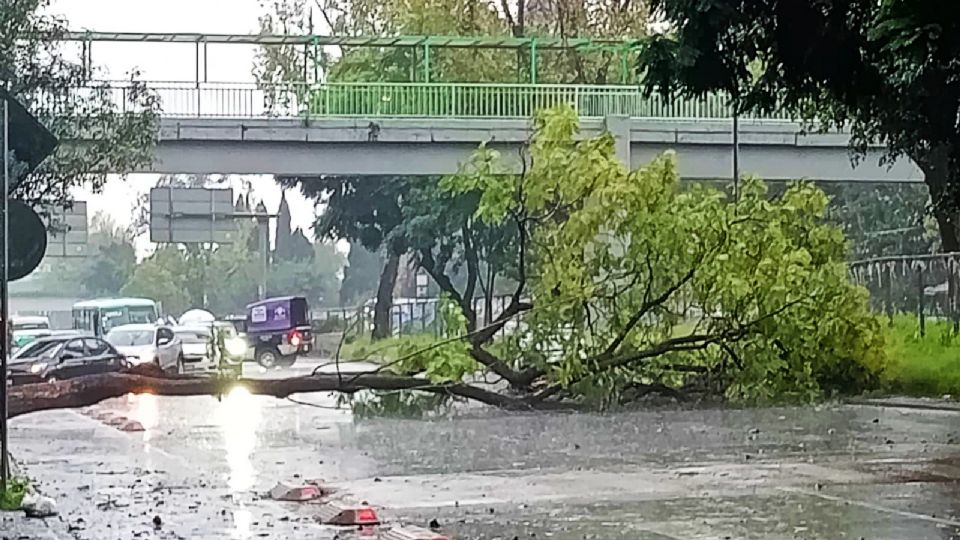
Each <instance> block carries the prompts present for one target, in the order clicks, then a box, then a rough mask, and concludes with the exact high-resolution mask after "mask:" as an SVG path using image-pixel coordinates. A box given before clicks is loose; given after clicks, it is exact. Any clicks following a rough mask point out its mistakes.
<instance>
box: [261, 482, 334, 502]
mask: <svg viewBox="0 0 960 540" xmlns="http://www.w3.org/2000/svg"><path fill="white" fill-rule="evenodd" d="M324 495H326V493H325V492H324V490H323V489H321V488H320V486H318V485H316V484H305V485H302V486H288V485H286V484H284V483H282V482H281V483H278V484H277V485H276V486H274V487H273V489H271V490H270V498H271V499H273V500H275V501H291V502H305V501H312V500H314V499H319V498H320V497H323V496H324Z"/></svg>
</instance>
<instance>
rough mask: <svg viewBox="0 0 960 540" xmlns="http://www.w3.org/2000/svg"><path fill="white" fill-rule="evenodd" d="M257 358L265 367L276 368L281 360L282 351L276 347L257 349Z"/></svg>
mask: <svg viewBox="0 0 960 540" xmlns="http://www.w3.org/2000/svg"><path fill="white" fill-rule="evenodd" d="M256 360H257V363H258V364H260V366H261V367H263V368H266V369H270V368H274V367H277V363H278V362H279V361H280V353H278V352H277V351H276V349H257V356H256Z"/></svg>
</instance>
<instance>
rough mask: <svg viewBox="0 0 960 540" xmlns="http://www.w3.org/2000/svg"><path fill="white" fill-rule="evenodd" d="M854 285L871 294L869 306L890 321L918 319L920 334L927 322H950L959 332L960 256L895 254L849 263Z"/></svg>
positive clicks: (953, 254)
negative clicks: (901, 317) (908, 317)
mask: <svg viewBox="0 0 960 540" xmlns="http://www.w3.org/2000/svg"><path fill="white" fill-rule="evenodd" d="M850 274H851V278H852V279H853V280H854V282H856V283H858V284H860V285H863V286H864V287H866V288H867V290H869V291H870V302H871V306H872V307H873V308H874V309H875V310H877V311H880V312H883V313H886V314H887V315H888V316H889V317H890V318H891V320H892V318H893V316H894V315H895V314H898V313H912V314H915V315H916V317H917V324H918V325H919V330H920V334H921V335H923V334H924V333H925V332H926V323H927V320H928V319H931V318H932V319H937V320H948V321H952V323H953V329H954V332H956V331H958V330H960V253H937V254H924V255H896V256H890V257H878V258H875V259H867V260H862V261H856V262H853V263H851V264H850Z"/></svg>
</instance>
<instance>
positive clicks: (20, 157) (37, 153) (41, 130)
mask: <svg viewBox="0 0 960 540" xmlns="http://www.w3.org/2000/svg"><path fill="white" fill-rule="evenodd" d="M4 100H6V102H7V104H8V115H9V119H10V126H9V132H10V144H9V148H10V151H11V153H13V155H14V156H15V157H16V159H17V161H19V162H20V163H23V164H24V165H25V166H26V169H25V170H22V171H17V172H19V173H20V174H16V175H14V176H13V177H11V178H10V182H9V185H8V186H7V188H8V189H7V192H8V193H12V192H13V190H15V189H16V188H17V186H18V185H19V184H20V181H21V180H23V178H24V177H25V176H26V175H27V174H29V173H31V172H33V170H34V169H36V168H37V167H38V166H39V165H40V162H42V161H43V160H44V159H46V157H47V156H49V155H50V154H51V153H52V152H53V150H54V149H55V148H56V147H57V144H58V141H57V138H56V137H54V136H53V135H52V134H51V133H50V132H49V131H48V130H47V128H45V127H44V126H43V124H41V123H40V122H39V121H38V120H37V119H36V118H35V117H34V116H33V115H32V114H30V113H29V112H28V111H27V109H25V108H24V107H23V105H21V104H20V103H19V102H18V101H17V100H16V98H14V97H13V96H11V95H10V94H9V92H7V91H6V90H4V89H3V88H0V107H2V102H3V101H4ZM2 139H3V133H2V132H0V144H2ZM0 148H2V146H0ZM13 170H14V169H13V167H11V171H13Z"/></svg>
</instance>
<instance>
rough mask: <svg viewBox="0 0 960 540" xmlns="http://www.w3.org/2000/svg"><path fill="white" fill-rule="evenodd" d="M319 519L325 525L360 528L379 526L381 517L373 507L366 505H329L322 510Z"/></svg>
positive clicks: (318, 515)
mask: <svg viewBox="0 0 960 540" xmlns="http://www.w3.org/2000/svg"><path fill="white" fill-rule="evenodd" d="M317 519H318V520H319V521H320V523H323V524H324V525H337V526H340V527H358V526H370V525H379V524H380V517H379V516H378V515H377V511H376V510H374V509H373V507H370V506H366V505H356V506H351V505H344V504H340V503H328V504H325V505H323V506H322V507H321V508H320V511H319V512H318V514H317Z"/></svg>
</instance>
